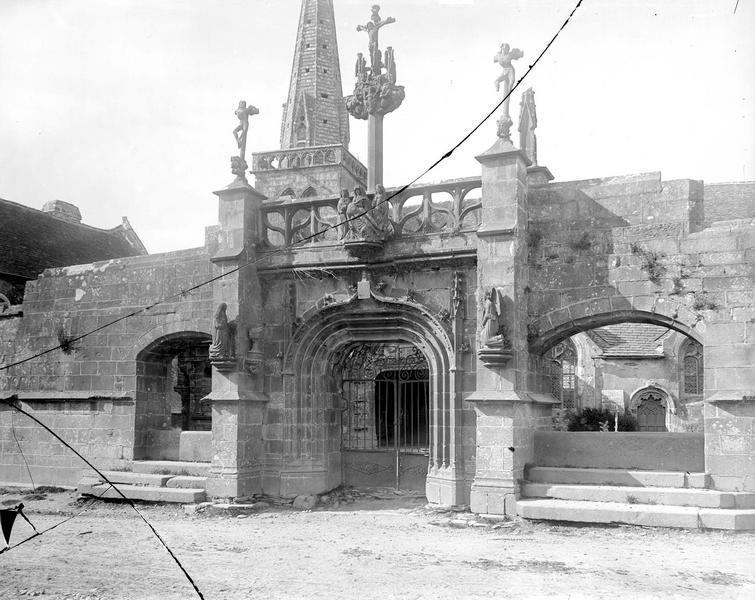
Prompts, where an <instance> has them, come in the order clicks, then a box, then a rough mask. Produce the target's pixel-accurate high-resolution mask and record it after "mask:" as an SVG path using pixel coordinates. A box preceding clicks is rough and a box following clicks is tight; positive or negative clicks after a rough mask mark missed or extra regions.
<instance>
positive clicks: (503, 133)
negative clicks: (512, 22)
mask: <svg viewBox="0 0 755 600" xmlns="http://www.w3.org/2000/svg"><path fill="white" fill-rule="evenodd" d="M522 56H524V52H522V51H521V50H520V49H519V48H511V46H509V45H508V44H506V43H503V44H501V49H500V50H499V51H498V53H497V54H496V55H495V57H494V58H493V60H494V61H495V62H497V63H498V64H499V65H501V68H502V69H503V71H502V72H501V74H500V75H499V76H498V78H497V79H496V80H495V89H496V91H497V92H499V91H501V84H503V110H502V111H501V118H500V119H499V120H498V137H499V138H501V139H503V140H504V141H507V142H510V141H511V125H512V124H513V121H512V120H511V115H510V114H509V95H510V93H511V90H512V88H513V87H514V83H515V82H516V74H515V73H514V65H512V64H511V61H513V60H516V59H518V58H522Z"/></svg>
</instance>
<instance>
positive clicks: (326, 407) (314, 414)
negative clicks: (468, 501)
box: [281, 293, 466, 505]
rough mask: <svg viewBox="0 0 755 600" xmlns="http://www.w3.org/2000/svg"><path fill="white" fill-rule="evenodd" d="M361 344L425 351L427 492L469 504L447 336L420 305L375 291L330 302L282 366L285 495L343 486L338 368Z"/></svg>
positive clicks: (439, 499) (298, 334)
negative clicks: (412, 348)
mask: <svg viewBox="0 0 755 600" xmlns="http://www.w3.org/2000/svg"><path fill="white" fill-rule="evenodd" d="M360 344H403V345H408V346H411V347H414V348H416V349H417V351H418V352H419V353H421V355H422V357H423V358H424V360H425V361H426V364H427V370H428V373H427V385H428V400H429V402H428V404H429V406H428V420H429V444H428V473H427V480H426V481H427V483H426V486H425V493H426V495H427V498H428V500H429V501H431V502H434V503H438V504H446V505H454V504H462V503H464V502H465V493H466V492H465V487H466V486H465V482H464V472H463V467H462V465H463V461H462V456H461V454H462V444H461V435H460V433H459V431H460V427H459V425H460V419H461V414H460V413H461V406H460V405H461V398H460V393H459V391H458V381H457V379H458V378H457V373H456V367H455V360H454V352H453V349H452V344H451V341H450V338H449V333H448V332H447V331H446V330H445V329H444V327H443V326H442V325H441V323H440V322H439V321H438V320H437V319H436V318H435V316H434V315H432V314H431V313H430V311H428V310H427V309H426V308H424V307H423V306H421V305H419V304H415V303H410V302H406V301H403V300H397V299H394V298H387V297H381V296H378V295H375V294H374V293H373V294H371V295H370V297H369V298H365V299H358V298H357V296H356V295H355V296H352V297H351V298H350V299H349V300H348V301H346V302H335V303H332V304H329V305H327V306H325V307H323V308H321V309H319V310H318V311H316V312H315V313H314V314H312V315H311V316H310V317H309V318H308V319H307V320H306V321H305V322H304V323H303V324H302V325H300V326H299V327H298V328H297V329H296V331H295V333H294V336H293V340H292V342H291V344H290V345H289V347H288V349H287V352H286V355H285V359H284V368H283V393H284V397H285V410H286V415H287V422H286V429H287V432H286V444H285V457H284V461H285V466H284V467H283V470H282V473H281V493H282V494H284V495H289V496H290V495H294V494H299V493H317V492H323V491H326V490H329V489H332V488H334V487H336V486H338V485H339V484H340V483H341V481H342V479H341V472H342V464H341V445H340V444H341V432H342V428H341V410H342V408H343V401H342V397H341V392H340V388H339V381H338V373H337V372H336V371H335V370H334V369H333V365H334V364H336V363H337V361H338V357H339V356H340V355H342V354H343V352H345V351H346V350H347V349H348V348H350V347H354V346H355V345H360Z"/></svg>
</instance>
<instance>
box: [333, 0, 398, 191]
mask: <svg viewBox="0 0 755 600" xmlns="http://www.w3.org/2000/svg"><path fill="white" fill-rule="evenodd" d="M395 22H396V19H394V18H393V17H388V18H386V19H381V18H380V6H378V5H377V4H374V5H373V6H372V16H371V17H370V20H369V21H368V22H367V24H366V25H358V26H357V31H366V32H367V36H368V38H369V45H368V51H369V55H370V65H369V66H367V64H366V63H367V61H366V60H365V59H364V56H363V55H362V53H359V54H358V55H357V64H356V69H355V70H356V76H357V82H356V85H355V86H354V93H353V94H352V95H351V96H347V97H346V109H347V110H348V111H349V114H351V116H352V117H354V118H355V119H366V120H367V122H368V149H367V192H368V193H370V194H372V193H374V192H375V188H376V186H378V185H382V183H383V117H384V116H385V115H386V114H388V113H389V112H392V111H394V110H396V109H397V108H398V107H399V106H401V103H402V102H403V101H404V95H405V92H404V86H403V85H396V60H395V57H394V52H393V48H392V47H390V46H389V47H388V48H387V49H386V51H385V62H384V61H383V53H382V51H381V50H380V46H379V43H378V36H379V33H380V29H381V28H383V27H385V26H386V25H390V24H391V23H395Z"/></svg>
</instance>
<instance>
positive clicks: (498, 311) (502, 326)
mask: <svg viewBox="0 0 755 600" xmlns="http://www.w3.org/2000/svg"><path fill="white" fill-rule="evenodd" d="M502 304H503V303H502V301H501V293H500V291H499V290H498V289H497V288H494V287H492V288H490V289H489V290H487V291H486V292H485V296H484V298H483V300H482V324H481V326H480V347H481V348H507V347H509V345H510V343H509V340H508V338H507V337H506V323H505V321H504V315H503V306H502Z"/></svg>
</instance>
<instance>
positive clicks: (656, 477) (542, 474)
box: [527, 467, 708, 489]
mask: <svg viewBox="0 0 755 600" xmlns="http://www.w3.org/2000/svg"><path fill="white" fill-rule="evenodd" d="M527 480H528V481H532V482H536V483H570V484H585V485H625V486H629V487H664V488H695V489H705V488H706V487H707V483H708V475H707V473H686V472H684V471H636V470H631V469H586V468H574V467H530V468H529V469H527Z"/></svg>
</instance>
